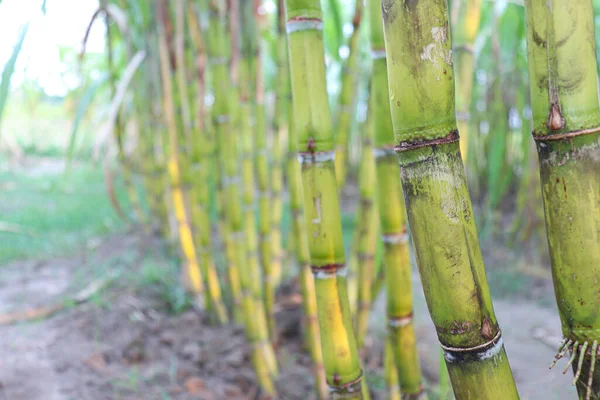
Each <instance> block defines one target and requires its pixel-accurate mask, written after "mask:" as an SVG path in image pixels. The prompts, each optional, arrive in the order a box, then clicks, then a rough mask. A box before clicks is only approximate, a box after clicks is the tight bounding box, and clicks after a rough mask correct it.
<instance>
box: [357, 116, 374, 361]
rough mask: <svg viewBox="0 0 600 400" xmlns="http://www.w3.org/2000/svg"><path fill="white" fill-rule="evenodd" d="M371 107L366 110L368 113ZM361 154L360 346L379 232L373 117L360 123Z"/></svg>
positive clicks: (364, 330) (366, 323) (358, 343)
mask: <svg viewBox="0 0 600 400" xmlns="http://www.w3.org/2000/svg"><path fill="white" fill-rule="evenodd" d="M372 111H373V109H371V110H370V112H372ZM363 131H364V132H363V134H362V135H363V138H362V149H361V150H362V154H361V162H360V167H359V191H360V207H359V210H360V214H359V218H358V220H359V225H358V226H359V228H358V229H359V231H358V238H359V239H358V246H357V248H356V252H357V253H356V259H357V260H358V271H359V272H358V307H357V313H356V343H357V345H358V348H359V350H360V349H362V347H363V345H364V341H365V337H366V335H367V330H368V327H369V314H370V312H371V304H372V301H373V298H372V291H371V289H372V286H373V281H374V274H375V252H376V251H377V233H378V231H379V213H378V210H377V205H376V204H375V189H376V171H375V158H374V157H373V120H372V118H371V117H370V116H369V120H368V121H367V122H366V123H365V124H364V127H363Z"/></svg>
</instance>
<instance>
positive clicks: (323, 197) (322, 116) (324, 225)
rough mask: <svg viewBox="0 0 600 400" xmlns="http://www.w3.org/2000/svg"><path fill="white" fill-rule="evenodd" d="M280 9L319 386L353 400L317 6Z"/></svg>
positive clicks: (357, 375) (354, 368) (350, 335)
mask: <svg viewBox="0 0 600 400" xmlns="http://www.w3.org/2000/svg"><path fill="white" fill-rule="evenodd" d="M286 5H287V11H288V14H287V18H288V22H287V26H286V28H287V32H288V46H289V55H290V70H291V80H292V93H293V96H294V101H293V110H294V129H295V130H296V134H297V143H298V156H299V159H300V161H301V164H302V167H301V170H302V186H303V191H304V211H305V221H306V226H307V233H308V239H309V250H310V262H311V268H312V270H313V275H314V280H315V291H316V295H317V308H318V317H319V326H320V328H321V331H320V333H321V348H322V351H323V359H324V364H325V371H326V376H327V383H328V384H329V386H330V389H331V391H332V392H333V393H334V396H338V397H347V398H356V399H360V398H362V394H361V390H362V385H361V383H362V370H361V368H360V361H359V358H358V351H357V346H356V339H355V337H354V331H353V329H352V317H351V315H350V305H349V303H348V293H347V290H346V276H345V275H346V266H345V256H344V243H343V239H342V224H341V218H340V207H339V201H338V189H337V184H336V178H335V166H334V158H335V151H334V148H335V145H334V142H333V135H332V127H331V114H330V109H329V103H328V99H327V89H326V84H325V60H324V54H323V53H324V48H323V21H322V13H321V5H320V2H319V0H286Z"/></svg>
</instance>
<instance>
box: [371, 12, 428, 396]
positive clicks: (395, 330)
mask: <svg viewBox="0 0 600 400" xmlns="http://www.w3.org/2000/svg"><path fill="white" fill-rule="evenodd" d="M368 1H369V3H368V7H369V21H370V26H371V31H370V32H369V38H370V45H371V57H372V59H373V72H372V78H371V79H372V82H371V96H370V102H371V104H370V108H371V110H372V112H373V115H372V119H373V123H374V135H375V138H374V151H375V162H376V170H377V178H376V182H377V196H376V198H377V203H378V209H379V218H380V226H381V238H382V241H383V243H384V269H385V283H386V288H387V308H386V309H387V318H388V338H389V342H390V345H391V349H392V354H393V360H394V363H395V364H394V365H395V366H396V368H397V371H398V380H399V382H400V388H401V390H402V393H404V394H405V396H406V397H408V398H419V396H423V397H425V393H424V391H423V385H422V378H421V368H420V363H419V354H418V351H417V346H416V343H417V340H416V336H415V329H414V323H413V319H412V318H413V299H412V279H411V265H410V254H409V244H408V234H407V229H406V209H405V206H404V198H403V196H402V186H401V183H400V181H399V179H398V178H399V176H400V169H399V168H398V160H397V157H396V155H395V153H394V150H393V149H394V131H393V126H392V119H391V117H390V102H389V97H388V75H387V70H386V52H385V41H384V36H383V21H382V18H381V5H380V2H379V1H378V0H368Z"/></svg>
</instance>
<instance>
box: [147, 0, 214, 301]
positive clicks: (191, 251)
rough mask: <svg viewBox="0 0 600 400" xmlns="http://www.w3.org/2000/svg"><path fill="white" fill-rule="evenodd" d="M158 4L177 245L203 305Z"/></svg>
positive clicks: (164, 13) (162, 5)
mask: <svg viewBox="0 0 600 400" xmlns="http://www.w3.org/2000/svg"><path fill="white" fill-rule="evenodd" d="M165 1H166V0H161V1H159V2H158V3H157V20H158V21H157V22H158V32H159V34H158V48H159V56H160V74H161V82H162V89H163V93H162V96H163V107H164V117H165V121H166V124H167V130H168V148H169V159H168V171H169V176H170V179H171V186H172V194H173V206H174V209H175V215H176V218H177V222H178V224H179V241H180V245H181V249H182V251H183V254H184V256H185V259H186V263H187V266H186V268H187V274H188V277H189V282H190V284H191V287H192V290H193V293H194V295H195V296H196V301H197V302H203V301H204V300H203V298H202V296H203V294H204V283H203V281H202V276H201V274H200V267H199V264H198V259H197V255H196V249H195V247H194V239H193V235H192V229H191V225H190V217H189V215H188V212H187V209H186V205H185V198H184V195H183V191H182V187H181V185H182V173H181V165H180V154H179V141H178V135H177V123H176V118H175V102H174V100H173V93H174V90H173V82H172V80H173V70H172V65H171V62H170V56H169V47H168V46H169V45H168V42H167V36H166V34H165V28H166V24H165V22H166V21H167V19H168V6H167V4H166V2H165Z"/></svg>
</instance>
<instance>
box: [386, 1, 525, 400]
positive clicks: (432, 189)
mask: <svg viewBox="0 0 600 400" xmlns="http://www.w3.org/2000/svg"><path fill="white" fill-rule="evenodd" d="M382 9H383V21H384V34H385V45H386V50H387V69H388V77H389V102H390V110H391V115H392V123H393V127H394V136H395V142H396V147H395V149H396V152H397V153H398V156H399V160H400V166H401V180H402V186H403V191H404V198H405V200H406V208H407V212H408V221H409V223H410V227H411V234H412V239H413V243H414V247H415V251H416V255H417V263H418V267H419V272H420V275H421V281H422V283H423V290H424V292H425V299H426V301H427V306H428V308H429V312H430V314H431V317H432V319H433V323H434V325H435V327H436V331H437V334H438V338H439V341H440V343H441V345H442V348H443V349H444V358H445V360H446V364H447V366H448V372H449V375H450V380H451V382H452V387H453V389H454V395H455V397H456V398H457V399H458V400H464V399H491V400H493V399H504V400H506V399H518V398H519V395H518V393H517V390H516V387H515V383H514V380H513V376H512V372H511V370H510V366H509V364H508V359H507V357H506V352H505V350H504V346H503V342H502V334H501V331H500V328H499V326H498V322H497V319H496V316H495V314H494V310H493V306H492V299H491V296H490V292H489V287H488V283H487V278H486V275H485V269H484V265H483V259H482V256H481V250H480V248H479V240H478V238H477V229H476V227H475V221H474V215H473V210H472V206H471V201H470V197H469V192H468V188H467V183H466V178H465V170H464V167H463V163H462V160H461V156H460V149H459V143H458V141H459V136H458V131H457V129H456V116H455V107H454V73H453V67H452V52H451V39H450V31H449V27H448V4H447V1H446V0H385V1H384V2H383V7H382ZM378 177H379V176H378ZM381 208H382V209H383V208H384V207H381ZM387 278H388V279H390V276H389V275H388V276H387ZM406 279H408V277H406ZM400 375H402V374H400Z"/></svg>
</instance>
